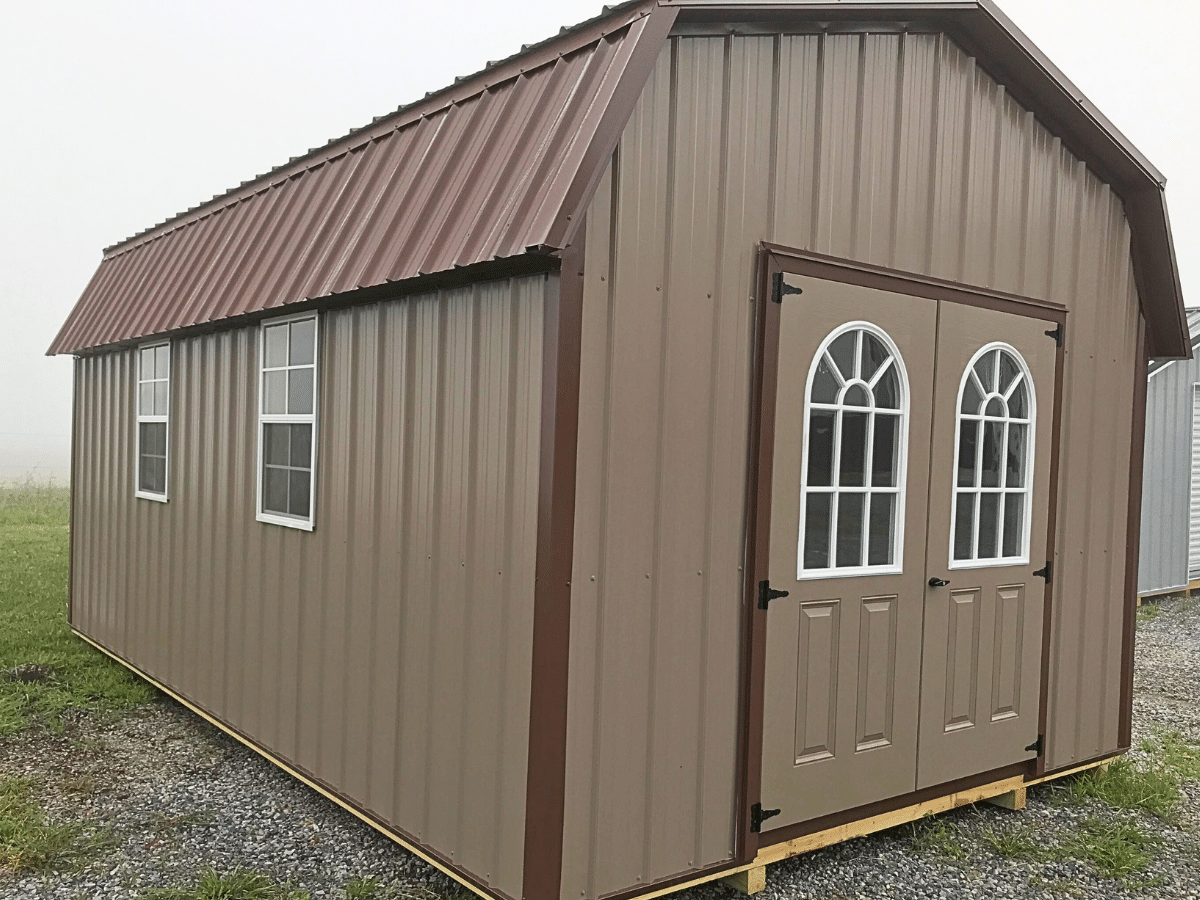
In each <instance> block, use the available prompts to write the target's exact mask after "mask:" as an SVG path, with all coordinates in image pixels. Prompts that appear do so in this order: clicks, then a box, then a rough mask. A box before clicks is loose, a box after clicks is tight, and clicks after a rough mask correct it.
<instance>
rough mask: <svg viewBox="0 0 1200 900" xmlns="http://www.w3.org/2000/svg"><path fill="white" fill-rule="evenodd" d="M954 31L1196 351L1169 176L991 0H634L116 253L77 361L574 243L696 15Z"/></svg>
mask: <svg viewBox="0 0 1200 900" xmlns="http://www.w3.org/2000/svg"><path fill="white" fill-rule="evenodd" d="M677 16H678V17H679V21H680V22H684V21H689V20H691V21H721V22H753V21H756V20H758V21H761V20H768V21H776V22H778V21H782V22H785V23H786V25H787V26H788V27H808V28H814V27H815V28H821V27H826V26H827V25H829V24H833V23H837V22H843V21H852V22H881V23H890V24H891V25H892V27H895V25H896V24H897V23H899V24H901V25H902V26H905V27H922V28H934V29H937V30H941V31H945V32H946V33H947V34H949V35H950V36H951V37H952V38H954V39H955V40H956V41H958V42H960V43H961V44H962V45H963V46H964V47H965V48H966V49H967V50H968V52H970V53H972V54H974V55H975V56H976V57H977V58H978V60H979V62H980V64H981V65H983V66H984V68H986V69H988V70H989V71H990V72H991V73H992V74H993V75H994V76H995V77H996V78H998V79H999V80H1000V81H1001V83H1003V84H1004V85H1005V87H1006V89H1007V90H1008V91H1009V92H1010V93H1012V94H1013V96H1014V97H1015V98H1016V99H1017V100H1018V101H1019V102H1021V103H1022V104H1024V105H1025V106H1026V107H1027V108H1029V109H1031V110H1033V111H1034V113H1035V114H1036V115H1037V116H1038V117H1039V118H1040V119H1042V120H1043V121H1044V122H1045V123H1046V125H1047V127H1048V128H1049V129H1050V130H1051V131H1052V132H1053V133H1054V134H1056V135H1058V136H1059V137H1060V138H1061V139H1062V141H1063V143H1064V144H1066V145H1067V146H1068V147H1069V148H1071V149H1072V150H1073V151H1074V152H1075V153H1077V154H1078V155H1079V156H1080V157H1081V158H1083V159H1084V160H1086V161H1087V163H1088V165H1089V166H1090V167H1091V168H1092V169H1093V170H1094V171H1095V172H1096V173H1097V175H1098V176H1099V177H1101V178H1102V179H1103V180H1105V181H1106V182H1108V183H1110V184H1111V185H1112V186H1113V188H1114V189H1115V190H1116V191H1117V193H1118V195H1120V196H1121V197H1122V199H1123V200H1124V201H1125V207H1126V214H1127V216H1128V218H1129V222H1130V227H1131V230H1132V233H1133V247H1132V252H1133V258H1134V265H1135V270H1136V273H1137V279H1138V288H1139V294H1140V296H1141V299H1142V304H1143V311H1144V314H1145V317H1146V321H1147V325H1148V331H1149V335H1150V341H1151V354H1152V355H1154V356H1159V357H1167V356H1189V355H1190V352H1191V348H1190V343H1189V340H1188V331H1187V325H1186V322H1185V320H1184V316H1183V300H1182V290H1181V286H1180V282H1179V272H1178V268H1177V265H1176V261H1175V252H1174V246H1173V243H1172V239H1171V232H1170V222H1169V219H1168V218H1167V212H1166V205H1165V198H1164V194H1163V184H1164V179H1163V177H1162V175H1161V174H1160V173H1159V172H1158V171H1157V170H1156V169H1155V168H1154V167H1153V166H1152V165H1151V164H1150V163H1149V161H1148V160H1146V159H1145V157H1144V156H1142V155H1141V154H1140V153H1139V152H1138V151H1137V149H1136V148H1135V147H1133V145H1132V144H1131V143H1130V142H1129V141H1128V140H1127V139H1126V138H1125V137H1124V136H1123V135H1121V134H1120V132H1119V131H1117V129H1116V128H1115V127H1114V126H1113V125H1112V123H1110V122H1109V121H1108V120H1107V119H1105V118H1104V116H1103V115H1102V114H1101V113H1100V112H1099V110H1097V109H1096V108H1095V107H1094V106H1093V105H1092V104H1091V103H1090V102H1089V101H1088V100H1087V99H1086V98H1085V97H1084V96H1083V95H1082V93H1081V92H1080V91H1079V90H1078V88H1076V87H1075V86H1074V85H1072V84H1071V82H1070V81H1069V80H1067V78H1066V77H1065V76H1064V75H1063V74H1062V73H1061V72H1060V71H1059V70H1058V69H1057V68H1055V67H1054V65H1053V64H1052V63H1051V62H1050V61H1049V60H1048V59H1046V57H1045V56H1044V55H1043V54H1042V53H1041V52H1040V51H1039V50H1038V49H1037V48H1036V47H1035V46H1034V45H1033V43H1032V42H1031V41H1030V40H1029V39H1028V38H1027V37H1025V35H1023V34H1022V33H1021V32H1020V31H1019V30H1018V29H1017V28H1016V27H1015V26H1014V25H1013V24H1012V22H1010V21H1009V20H1008V19H1007V18H1006V17H1005V16H1004V14H1003V13H1001V12H1000V10H999V9H998V8H997V7H996V6H995V5H994V4H993V3H992V2H991V0H933V2H929V0H926V2H911V0H875V2H855V0H845V2H826V0H786V2H755V0H723V2H716V0H634V2H631V3H627V4H624V5H622V6H618V7H614V8H612V9H606V11H605V13H604V14H603V15H602V16H601V17H600V18H599V19H595V20H591V21H590V22H586V23H583V24H582V25H579V26H576V27H575V28H572V29H567V30H564V32H563V33H561V34H560V35H559V36H558V37H557V38H554V39H551V40H549V41H546V42H543V43H541V44H538V45H534V46H532V47H527V48H525V49H524V50H523V51H522V52H521V53H520V54H518V55H517V56H514V57H512V58H511V59H508V60H505V61H503V62H501V63H497V64H495V65H491V66H489V67H488V68H487V69H485V70H484V71H482V72H480V73H478V74H476V75H474V76H471V77H470V78H467V79H464V80H461V81H460V82H458V83H456V84H455V85H452V86H450V87H448V88H446V89H444V90H442V91H438V92H436V93H434V94H431V95H429V96H427V97H426V99H425V100H423V101H420V102H418V103H416V104H413V105H411V106H408V107H402V108H401V109H399V110H397V111H396V112H395V113H393V114H391V115H389V116H386V117H384V118H382V119H379V120H377V121H376V122H374V123H372V124H371V125H369V126H367V127H366V128H363V129H360V130H358V131H355V132H353V133H351V134H349V135H347V136H346V137H344V138H341V139H338V140H336V141H333V142H332V143H330V144H328V145H327V146H325V147H322V148H318V149H315V150H312V151H310V152H309V153H308V154H306V155H304V156H301V157H297V158H296V159H294V160H292V161H291V162H290V163H289V164H288V165H286V166H283V167H280V168H279V169H275V170H273V171H271V172H268V173H266V174H264V175H261V176H259V177H258V178H255V179H253V180H251V181H249V182H246V183H245V184H243V185H242V186H240V187H238V188H236V189H234V190H232V191H230V192H229V193H227V194H224V195H221V196H219V197H215V198H213V200H211V201H209V202H208V203H205V204H202V205H201V206H199V207H196V208H195V209H193V210H189V211H188V212H186V213H183V214H181V215H179V216H176V217H175V218H173V219H170V220H168V221H166V222H164V223H162V224H160V225H157V226H155V227H154V228H151V229H149V230H148V231H145V232H143V233H141V234H139V235H136V236H134V237H132V238H130V239H129V240H127V241H124V242H122V243H120V244H117V245H115V246H113V247H111V248H109V249H108V250H107V251H105V256H104V259H103V261H102V262H101V264H100V268H99V270H98V271H97V272H96V274H95V276H93V278H92V281H91V283H89V284H88V286H87V288H86V289H85V290H84V293H83V296H82V297H81V298H80V299H79V301H78V303H77V304H76V306H75V309H74V310H73V311H72V312H71V315H70V317H69V318H68V319H67V321H66V323H65V324H64V325H63V327H62V329H61V330H60V332H59V334H58V336H57V337H56V338H55V340H54V343H53V344H52V345H51V347H50V350H49V352H50V353H51V354H54V353H73V352H79V351H82V350H87V349H91V348H95V347H100V346H104V345H109V344H115V343H120V342H124V341H132V340H136V339H139V338H142V337H146V336H148V335H152V334H162V333H165V332H170V331H175V330H178V329H181V328H187V327H191V326H199V325H204V324H206V323H210V322H216V321H220V320H222V319H228V318H234V317H238V316H245V315H252V314H255V313H260V312H263V311H266V310H271V309H275V308H278V307H281V306H284V305H286V304H292V303H299V302H303V301H305V300H309V299H315V298H320V297H328V296H331V295H337V294H344V293H347V292H351V291H355V290H358V289H361V288H367V287H375V286H379V285H384V284H387V283H390V282H397V281H404V280H407V279H412V278H415V277H419V276H421V275H429V274H434V273H439V272H446V271H451V270H453V269H455V268H459V267H463V266H470V265H475V264H480V263H486V262H488V261H491V260H498V259H512V258H515V257H519V256H522V255H525V254H527V253H529V252H530V251H535V252H543V253H545V252H551V251H553V250H559V249H562V248H563V247H566V246H567V245H568V244H569V243H570V239H571V237H572V235H573V233H574V227H575V224H577V223H578V221H579V218H580V216H581V215H582V213H583V211H584V209H585V208H586V206H587V203H588V202H589V201H590V199H591V194H592V192H593V191H594V189H595V185H596V183H597V181H598V179H599V177H600V175H601V174H602V172H603V169H604V166H605V164H606V162H607V159H608V156H609V154H611V152H612V150H613V148H614V146H615V144H616V141H617V139H618V137H619V134H620V130H621V128H622V127H623V126H624V123H625V121H626V120H627V118H628V116H629V114H630V112H631V110H632V108H633V105H634V103H635V102H636V100H637V97H638V95H639V93H640V91H641V89H642V86H643V85H644V83H645V79H646V77H647V76H648V74H649V71H650V68H651V66H652V65H653V61H654V59H655V58H656V56H657V53H658V50H659V49H660V47H661V45H662V42H663V41H664V40H665V39H666V37H667V34H668V33H669V31H670V29H671V27H672V25H673V24H674V22H675V20H676V17H677Z"/></svg>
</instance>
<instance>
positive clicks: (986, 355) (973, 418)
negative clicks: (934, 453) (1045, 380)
mask: <svg viewBox="0 0 1200 900" xmlns="http://www.w3.org/2000/svg"><path fill="white" fill-rule="evenodd" d="M1036 418H1037V411H1036V403H1035V397H1034V385H1033V379H1032V378H1031V377H1030V374H1029V367H1028V366H1027V365H1026V364H1025V360H1024V359H1023V358H1022V357H1021V354H1020V353H1018V352H1017V351H1016V350H1015V349H1013V348H1012V347H1010V346H1009V345H1008V344H1001V343H992V344H988V345H987V346H985V347H983V348H982V349H981V350H979V352H978V353H976V354H975V355H974V356H973V357H972V358H971V361H970V363H968V364H967V368H966V371H965V372H963V377H962V382H961V384H960V385H959V388H958V428H957V429H956V434H955V448H954V458H955V460H956V461H957V462H956V465H955V470H954V504H953V506H952V507H951V522H950V567H951V568H967V567H973V566H994V565H1011V564H1013V563H1024V562H1028V560H1029V517H1030V492H1031V491H1032V489H1033V432H1034V424H1035V422H1036Z"/></svg>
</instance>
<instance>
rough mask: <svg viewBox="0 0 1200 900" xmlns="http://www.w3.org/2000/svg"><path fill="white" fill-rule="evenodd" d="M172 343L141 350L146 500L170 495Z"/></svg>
mask: <svg viewBox="0 0 1200 900" xmlns="http://www.w3.org/2000/svg"><path fill="white" fill-rule="evenodd" d="M170 410H171V345H170V344H169V343H164V344H152V345H149V346H145V347H141V348H140V349H139V350H138V371H137V435H136V438H137V481H136V484H137V488H136V489H135V490H134V494H135V495H136V496H138V497H143V498H145V499H147V500H161V501H165V500H166V499H167V472H168V466H167V460H168V453H167V444H168V440H169V432H170V415H171V412H170Z"/></svg>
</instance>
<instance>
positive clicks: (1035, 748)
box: [1025, 734, 1046, 756]
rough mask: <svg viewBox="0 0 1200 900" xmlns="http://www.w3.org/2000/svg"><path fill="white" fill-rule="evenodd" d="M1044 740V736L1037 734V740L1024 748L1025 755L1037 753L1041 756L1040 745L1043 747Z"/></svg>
mask: <svg viewBox="0 0 1200 900" xmlns="http://www.w3.org/2000/svg"><path fill="white" fill-rule="evenodd" d="M1045 739H1046V736H1045V735H1044V734H1039V735H1038V737H1037V740H1036V741H1034V742H1033V743H1032V744H1030V745H1029V746H1028V747H1026V748H1025V752H1026V753H1037V755H1038V756H1041V755H1042V745H1043V743H1044V741H1045Z"/></svg>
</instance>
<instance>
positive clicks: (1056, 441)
mask: <svg viewBox="0 0 1200 900" xmlns="http://www.w3.org/2000/svg"><path fill="white" fill-rule="evenodd" d="M1066 345H1067V340H1066V339H1065V338H1064V339H1063V341H1062V342H1061V343H1060V344H1059V345H1058V352H1057V353H1056V354H1055V356H1054V416H1053V418H1052V420H1051V423H1050V434H1051V436H1052V439H1053V443H1052V444H1051V445H1050V498H1049V501H1048V503H1047V508H1046V561H1047V562H1048V563H1050V564H1051V570H1052V571H1053V569H1054V568H1056V567H1057V566H1058V558H1057V555H1056V546H1055V536H1056V535H1057V534H1058V470H1059V451H1060V450H1061V448H1062V418H1063V409H1062V398H1063V384H1064V383H1065V381H1066V368H1067V361H1066V360H1067V346H1066ZM1042 598H1043V599H1042V663H1041V672H1042V686H1041V688H1040V689H1039V691H1038V734H1040V735H1042V736H1043V738H1042V749H1041V751H1040V752H1039V753H1038V755H1037V774H1038V775H1039V776H1042V775H1045V774H1046V758H1047V756H1048V750H1049V746H1048V742H1049V740H1050V730H1049V721H1050V639H1051V633H1052V631H1053V629H1052V624H1053V615H1054V580H1053V579H1052V578H1048V579H1047V580H1046V590H1045V591H1044V592H1043V594H1042Z"/></svg>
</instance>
